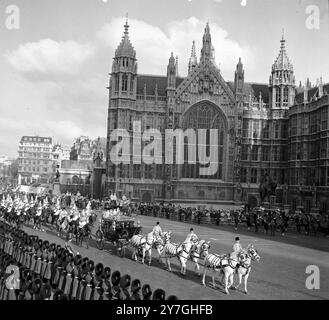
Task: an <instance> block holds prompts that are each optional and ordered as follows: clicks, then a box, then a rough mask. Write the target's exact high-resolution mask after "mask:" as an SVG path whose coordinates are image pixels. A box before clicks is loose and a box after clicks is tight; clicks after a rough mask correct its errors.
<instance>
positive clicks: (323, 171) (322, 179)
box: [320, 167, 327, 186]
mask: <svg viewBox="0 0 329 320" xmlns="http://www.w3.org/2000/svg"><path fill="white" fill-rule="evenodd" d="M326 170H327V168H326V167H321V168H320V186H325V185H326V176H327V172H326Z"/></svg>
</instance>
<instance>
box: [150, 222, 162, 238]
mask: <svg viewBox="0 0 329 320" xmlns="http://www.w3.org/2000/svg"><path fill="white" fill-rule="evenodd" d="M152 232H153V235H154V237H159V236H161V235H162V229H161V227H160V226H159V225H158V224H157V225H156V226H154V227H153V230H152Z"/></svg>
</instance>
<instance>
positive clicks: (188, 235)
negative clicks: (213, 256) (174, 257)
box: [177, 228, 198, 253]
mask: <svg viewBox="0 0 329 320" xmlns="http://www.w3.org/2000/svg"><path fill="white" fill-rule="evenodd" d="M193 237H194V238H196V239H198V236H197V235H196V234H195V233H194V230H193V228H190V232H189V233H188V234H187V236H186V239H185V240H184V241H183V242H182V244H180V245H179V246H178V248H177V253H179V252H180V251H182V250H183V246H184V245H185V244H186V243H189V242H191V239H192V238H193Z"/></svg>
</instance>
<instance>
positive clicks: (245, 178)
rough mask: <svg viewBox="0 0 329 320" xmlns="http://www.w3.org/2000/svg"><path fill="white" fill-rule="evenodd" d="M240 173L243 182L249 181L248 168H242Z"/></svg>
mask: <svg viewBox="0 0 329 320" xmlns="http://www.w3.org/2000/svg"><path fill="white" fill-rule="evenodd" d="M240 175H241V176H240V177H241V178H240V179H241V182H242V183H246V182H247V168H241V171H240Z"/></svg>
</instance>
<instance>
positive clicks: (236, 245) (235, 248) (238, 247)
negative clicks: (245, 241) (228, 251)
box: [232, 237, 242, 256]
mask: <svg viewBox="0 0 329 320" xmlns="http://www.w3.org/2000/svg"><path fill="white" fill-rule="evenodd" d="M241 250H242V246H241V244H240V238H239V237H236V238H235V242H234V244H233V253H232V254H234V255H235V256H237V255H238V254H239V252H240V251H241Z"/></svg>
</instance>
